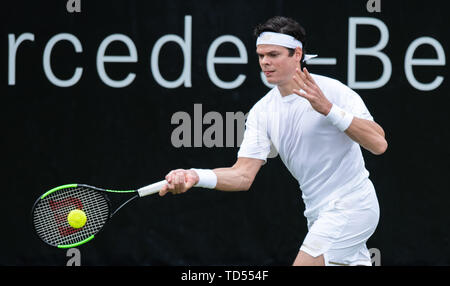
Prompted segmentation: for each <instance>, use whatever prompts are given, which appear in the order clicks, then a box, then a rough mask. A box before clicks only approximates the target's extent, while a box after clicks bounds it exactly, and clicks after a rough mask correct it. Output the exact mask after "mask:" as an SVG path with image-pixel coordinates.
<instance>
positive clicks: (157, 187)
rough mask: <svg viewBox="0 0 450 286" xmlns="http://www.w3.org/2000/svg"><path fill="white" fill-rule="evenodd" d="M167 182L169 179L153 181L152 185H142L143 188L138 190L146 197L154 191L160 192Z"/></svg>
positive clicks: (140, 194)
mask: <svg viewBox="0 0 450 286" xmlns="http://www.w3.org/2000/svg"><path fill="white" fill-rule="evenodd" d="M166 184H167V181H166V180H162V181H159V182H157V183H153V184H151V185H148V186H145V187H142V188H140V189H138V190H137V192H138V193H139V196H140V197H145V196H148V195H151V194H154V193H158V192H159V191H160V190H161V189H162V187H164V185H166Z"/></svg>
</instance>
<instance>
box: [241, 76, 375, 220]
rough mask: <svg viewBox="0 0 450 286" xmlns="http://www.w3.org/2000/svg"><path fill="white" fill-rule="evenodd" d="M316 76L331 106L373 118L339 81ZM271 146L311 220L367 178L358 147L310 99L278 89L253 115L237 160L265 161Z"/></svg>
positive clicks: (246, 128)
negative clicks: (293, 180) (295, 185)
mask: <svg viewBox="0 0 450 286" xmlns="http://www.w3.org/2000/svg"><path fill="white" fill-rule="evenodd" d="M312 77H313V78H314V81H315V82H316V83H317V85H318V86H319V87H320V89H321V90H322V92H323V93H324V95H325V96H326V97H327V98H328V100H329V101H330V102H331V103H333V104H336V105H337V106H339V107H341V108H342V109H344V110H345V111H347V112H350V113H352V114H353V115H354V116H355V117H359V118H362V119H367V120H373V117H372V116H371V115H370V113H369V111H368V110H367V108H366V106H365V104H364V102H363V100H362V99H361V97H360V96H359V95H358V94H357V93H356V92H354V91H353V90H352V89H350V88H349V87H347V86H346V85H344V84H342V83H341V82H339V81H337V80H335V79H331V78H328V77H325V76H320V75H315V74H312ZM271 143H273V145H274V147H275V148H276V150H277V151H278V154H279V156H280V158H281V160H282V161H283V163H284V164H285V165H286V167H287V168H288V170H289V171H290V172H291V174H292V175H293V176H294V177H295V178H296V179H297V180H298V182H299V186H300V188H301V190H302V198H303V201H304V204H305V212H304V215H305V217H307V218H308V217H311V216H316V215H317V213H318V211H319V210H320V208H321V207H323V206H325V205H326V204H328V203H329V202H330V201H332V200H334V199H336V198H339V197H342V196H344V195H347V194H350V193H352V192H353V191H355V190H357V189H358V188H359V187H360V186H363V184H364V183H367V180H369V172H368V171H367V170H366V168H365V163H364V159H363V156H362V153H361V147H360V146H359V144H358V143H356V142H355V141H353V140H352V139H350V137H348V135H346V134H345V133H344V132H341V131H339V129H337V128H336V127H335V126H334V125H332V124H331V123H330V122H329V121H328V120H327V119H326V118H325V116H324V115H322V114H320V113H318V112H317V111H315V110H314V109H313V108H312V106H311V104H310V103H309V101H307V100H306V99H304V98H303V97H300V96H298V95H296V94H291V95H288V96H285V97H282V96H281V94H280V92H279V90H278V88H277V87H275V88H273V89H272V90H270V91H269V92H268V93H267V94H266V95H265V96H264V97H263V98H261V99H260V100H259V101H258V102H257V103H256V104H255V105H254V106H253V107H252V108H251V110H250V111H249V114H248V117H247V121H246V123H245V132H244V139H243V141H242V144H241V146H240V149H239V152H238V157H247V158H256V159H262V160H264V161H265V162H266V161H267V156H268V154H269V152H270V146H271Z"/></svg>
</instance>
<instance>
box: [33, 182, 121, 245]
mask: <svg viewBox="0 0 450 286" xmlns="http://www.w3.org/2000/svg"><path fill="white" fill-rule="evenodd" d="M75 209H80V210H82V211H83V212H84V213H85V214H86V218H87V220H86V224H85V225H84V226H83V227H81V228H73V227H71V226H70V225H69V223H68V221H67V216H68V215H69V213H70V212H71V211H72V210H75ZM111 216H112V210H111V202H110V200H109V198H108V196H107V195H106V193H105V192H104V191H102V190H101V189H99V188H96V187H92V186H88V185H83V184H68V185H63V186H59V187H56V188H53V189H51V190H49V191H47V192H46V193H45V194H43V195H41V196H40V197H39V198H38V199H37V200H36V202H35V203H34V205H33V208H32V212H31V219H32V225H33V228H34V230H35V233H36V234H37V236H38V237H39V238H40V239H41V240H42V241H44V242H45V243H46V244H48V245H50V246H53V247H58V248H72V247H77V246H79V245H81V244H84V243H86V242H88V241H90V240H91V239H93V238H94V236H95V235H96V234H97V233H98V232H99V231H100V230H101V229H102V228H103V226H104V225H105V224H106V223H107V222H108V220H109V219H110V218H111Z"/></svg>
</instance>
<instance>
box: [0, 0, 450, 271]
mask: <svg viewBox="0 0 450 286" xmlns="http://www.w3.org/2000/svg"><path fill="white" fill-rule="evenodd" d="M66 2H67V1H7V2H5V3H3V4H2V7H1V9H0V11H1V12H0V13H1V14H0V15H1V17H0V23H1V25H0V26H1V31H0V33H1V34H0V63H1V66H0V72H1V74H0V88H1V91H0V92H1V93H0V94H1V113H0V114H1V121H0V122H1V131H2V137H1V152H2V165H3V168H2V172H1V182H2V184H1V186H2V189H1V192H2V196H1V201H2V207H1V209H0V210H1V220H0V221H1V223H2V227H1V228H0V231H1V235H0V237H1V244H0V245H1V250H0V252H1V255H0V264H1V265H65V263H66V261H67V260H68V258H67V257H66V251H64V250H59V249H52V248H50V247H48V246H46V245H44V244H43V243H42V242H41V241H39V240H38V239H37V238H36V236H34V234H33V232H32V229H31V224H30V210H31V206H32V205H33V203H34V201H35V199H36V198H37V197H38V196H39V195H40V194H41V193H43V192H44V191H46V190H48V189H50V188H52V187H54V186H57V185H61V184H66V183H73V182H77V183H86V184H91V185H96V186H100V187H107V188H112V189H114V188H115V189H123V188H137V187H140V186H143V185H146V184H149V183H152V182H154V181H157V180H160V179H162V178H163V177H164V176H165V174H166V173H167V172H168V171H170V170H171V169H174V168H190V167H199V168H215V167H227V166H231V165H232V164H233V163H234V162H235V160H236V154H237V151H238V146H237V144H234V146H232V147H217V146H215V147H211V148H209V147H206V146H204V145H202V146H201V147H180V148H177V147H175V146H174V144H173V141H172V139H171V136H172V132H173V131H174V130H175V128H176V127H177V126H178V125H177V124H171V118H172V116H173V115H174V114H175V113H176V112H179V111H183V112H186V113H187V114H189V115H190V116H191V118H194V104H201V105H202V112H203V115H204V114H205V113H207V112H212V111H214V112H218V113H219V114H220V115H222V116H223V118H225V116H226V113H227V112H233V113H236V112H243V113H246V112H248V110H249V109H250V108H251V106H252V105H253V104H254V103H255V102H256V101H257V100H258V99H259V98H260V97H262V96H263V95H264V94H265V93H266V92H267V91H268V87H266V86H265V85H264V84H263V82H262V81H261V78H260V76H259V67H258V64H257V58H256V55H255V53H254V49H255V46H254V43H255V39H254V38H253V37H252V30H253V27H254V26H255V25H256V24H257V23H260V22H263V21H265V20H266V19H268V18H269V17H272V16H274V15H284V16H290V17H293V18H295V19H296V20H298V21H299V22H300V23H302V25H303V26H304V27H305V28H306V30H307V33H308V44H307V47H306V49H307V51H308V52H311V53H318V54H319V56H320V57H325V58H336V65H313V64H311V65H309V69H310V71H311V72H314V73H319V74H323V75H327V76H330V77H333V78H336V79H339V80H341V81H342V82H344V83H348V75H347V71H348V68H349V67H348V49H349V20H350V18H352V17H355V18H363V17H366V18H371V19H379V20H381V21H382V22H383V23H384V24H385V25H386V26H387V28H388V31H389V41H388V43H387V45H386V46H385V47H384V48H383V50H382V52H383V53H384V54H386V55H387V56H388V57H389V59H390V61H391V63H392V74H391V77H390V79H389V81H388V82H387V83H385V84H384V85H383V86H381V87H378V88H369V89H358V88H355V90H356V91H357V92H358V93H359V94H360V95H361V97H362V98H363V99H364V101H365V103H366V105H367V106H368V108H369V110H370V111H371V113H372V114H373V116H374V118H375V120H376V121H377V122H379V123H380V125H381V126H383V128H384V129H385V131H386V137H387V140H388V143H389V148H388V150H387V152H386V153H385V154H383V155H382V156H374V155H372V154H370V153H368V152H366V151H364V156H365V160H366V166H367V169H368V170H369V171H370V174H371V175H370V177H371V179H372V180H373V182H374V184H375V186H376V189H377V194H378V197H379V201H380V207H381V218H380V223H379V226H378V229H377V231H376V233H375V234H374V235H373V237H372V238H371V239H370V240H369V241H368V247H369V248H378V249H379V250H380V252H381V263H382V265H448V264H450V259H449V257H450V249H449V238H448V235H449V228H448V225H449V219H448V214H447V210H448V201H449V199H450V194H449V187H448V183H447V181H448V180H447V174H448V171H449V167H448V159H449V149H448V139H449V128H448V127H447V124H448V122H449V112H448V103H449V100H448V94H449V91H450V89H449V85H448V78H447V76H448V68H447V66H446V65H441V66H419V67H414V68H413V71H414V75H415V77H416V78H417V80H418V81H420V82H423V83H429V82H431V81H433V80H434V79H435V77H436V76H442V77H443V82H442V83H441V84H440V85H439V86H438V87H437V88H435V89H433V90H430V91H423V90H419V89H417V88H415V87H414V86H412V85H411V84H410V83H409V81H408V80H407V78H406V75H405V69H404V63H405V55H406V51H407V49H408V47H409V46H410V44H411V43H412V42H413V41H414V40H416V39H418V38H420V37H432V38H434V39H435V40H437V41H438V42H439V43H440V45H442V47H443V49H444V51H445V52H446V51H447V47H448V44H449V41H448V26H449V24H450V23H449V18H448V17H447V16H446V13H445V10H443V5H444V2H443V1H427V2H426V3H427V5H425V2H423V1H385V0H381V12H380V13H369V12H368V11H367V9H366V2H367V1H363V0H359V1H353V0H348V1H324V0H321V1H281V0H277V1H234V0H232V1H194V0H192V1H190V0H189V1H175V0H165V1H125V0H122V1H85V0H81V12H80V13H69V12H68V11H67V10H66ZM392 2H395V3H392ZM186 16H191V20H192V30H191V31H192V47H191V60H192V62H191V65H190V67H189V68H190V71H191V86H190V87H185V86H184V85H183V84H182V85H181V86H179V87H176V88H166V87H164V86H161V85H160V84H159V83H158V82H157V81H156V80H155V78H154V76H153V73H152V69H151V64H150V63H151V54H152V49H153V47H154V45H155V43H156V42H157V40H158V39H160V38H161V37H163V36H164V35H168V34H175V35H178V36H179V37H181V38H183V39H184V40H185V35H184V29H185V17H186ZM25 33H31V34H33V35H34V40H33V41H29V40H28V41H24V42H22V43H21V44H20V46H19V48H18V49H17V53H16V58H15V67H16V69H15V83H11V82H10V81H9V76H11V48H10V45H11V44H12V43H14V41H11V37H13V38H12V39H16V40H17V39H18V38H19V36H20V35H22V34H25ZM60 33H68V34H71V35H72V36H73V37H75V38H76V39H78V40H79V42H80V44H81V46H82V51H80V52H76V51H75V48H74V46H73V44H71V43H70V42H69V41H60V42H58V43H57V44H56V45H55V46H54V48H53V50H52V54H51V68H52V71H53V73H54V74H55V76H56V77H58V78H60V79H62V80H67V79H70V78H71V77H72V76H73V74H74V72H75V69H76V68H77V67H80V68H82V69H83V70H82V75H81V78H80V79H79V80H78V81H77V82H76V83H75V84H74V85H72V86H70V87H59V86H56V85H55V84H53V83H52V82H51V81H50V80H49V79H48V77H47V76H46V73H45V72H44V64H43V61H44V50H45V48H46V45H47V44H48V43H49V40H50V39H51V38H52V37H53V36H55V35H58V34H60ZM113 34H122V35H126V36H127V37H129V39H131V41H132V42H133V43H134V46H135V47H136V52H137V61H135V62H128V63H105V69H106V72H107V74H108V76H109V77H111V78H112V79H114V80H122V79H124V78H125V77H126V76H127V75H128V74H129V73H134V74H135V78H134V80H133V81H132V82H131V83H130V84H129V85H127V86H125V87H122V88H114V87H111V86H109V85H107V84H106V83H105V82H104V81H103V80H102V79H101V77H100V76H99V73H98V71H97V66H96V64H97V62H96V61H97V52H98V49H99V46H100V44H101V43H102V41H103V40H104V39H105V38H106V37H108V36H110V35H113ZM11 35H12V36H11ZM223 35H233V36H235V37H237V38H238V39H240V40H241V41H242V43H243V44H244V45H245V48H246V51H247V54H248V60H247V61H246V63H245V64H228V65H225V64H216V65H215V68H216V73H217V75H218V77H219V78H220V79H222V80H223V81H232V80H234V79H235V78H236V77H237V76H238V75H239V74H243V75H245V76H246V78H245V81H244V82H243V83H242V84H241V85H240V86H238V87H236V88H233V89H224V88H221V87H219V86H217V85H215V84H214V83H213V82H212V81H211V79H210V76H209V75H208V72H207V53H208V49H209V47H210V45H211V43H212V42H213V41H214V40H215V39H217V38H218V37H220V36H223ZM357 35H358V37H357V45H358V47H370V46H374V45H375V44H376V43H377V42H378V41H379V39H380V31H379V30H378V29H377V28H376V27H375V26H373V25H372V26H370V25H366V26H362V25H361V26H360V27H358V29H357ZM128 54H129V50H128V49H127V47H126V46H125V45H124V44H123V43H120V42H115V43H113V44H111V45H110V46H109V47H108V49H107V50H106V55H128ZM216 56H218V57H219V56H223V57H238V56H239V52H238V50H237V47H236V46H235V45H233V44H230V43H225V44H223V45H221V46H220V47H219V48H218V49H217V53H216ZM414 57H415V58H436V57H437V52H436V50H435V49H433V48H432V46H430V45H422V46H421V47H419V48H418V49H417V51H416V53H415V54H414ZM444 57H446V56H444ZM183 62H184V56H183V53H182V50H181V48H180V46H178V45H177V44H174V43H173V42H172V43H168V44H166V45H164V46H163V47H162V49H161V52H160V55H159V61H158V63H159V67H160V70H161V74H162V76H163V77H164V78H165V79H166V80H169V81H173V80H175V79H177V78H178V77H179V75H180V74H181V72H182V70H183ZM382 70H383V65H382V64H381V61H380V60H379V59H378V58H376V57H368V56H359V57H357V64H356V74H357V77H356V79H357V80H358V81H365V80H366V81H369V80H375V79H378V78H379V77H380V76H381V73H382ZM193 122H194V120H193V121H192V124H193ZM209 126H210V124H204V125H203V126H202V128H203V130H205V129H207V128H208V127H209ZM192 128H194V127H192ZM228 128H229V127H228ZM224 129H225V127H224ZM216 135H217V134H216ZM224 136H225V135H224ZM193 137H194V134H192V142H193V140H194V138H193ZM303 210H304V205H303V203H302V201H301V191H300V190H299V189H298V184H297V182H296V181H295V179H293V178H292V177H291V176H290V174H289V173H288V171H287V169H286V168H285V167H284V165H283V164H282V162H281V161H280V159H279V157H275V158H273V159H270V160H269V163H268V164H267V165H265V166H264V167H263V168H262V169H261V171H260V173H259V174H258V176H257V178H256V181H255V182H254V184H253V186H252V188H251V190H250V191H248V192H236V193H226V192H219V191H212V190H203V189H193V190H191V191H189V192H188V193H186V194H183V195H180V196H171V195H169V196H166V197H163V198H160V197H159V196H152V197H148V198H145V199H143V200H140V201H137V202H135V203H134V204H133V205H132V206H128V207H127V208H125V209H123V210H122V211H121V213H120V215H118V216H117V217H115V218H114V220H112V221H111V223H110V224H109V225H108V226H107V227H106V229H105V230H104V231H103V232H102V233H101V234H99V235H98V237H96V238H95V239H94V240H93V241H92V242H90V243H88V244H86V245H85V246H82V247H80V248H79V249H80V252H81V263H82V264H83V265H289V264H291V263H292V261H293V259H294V258H295V256H296V254H297V251H298V248H299V247H300V245H301V242H302V240H303V238H304V236H305V234H306V221H305V219H304V218H303Z"/></svg>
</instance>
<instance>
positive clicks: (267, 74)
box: [264, 71, 275, 76]
mask: <svg viewBox="0 0 450 286" xmlns="http://www.w3.org/2000/svg"><path fill="white" fill-rule="evenodd" d="M274 72H275V71H264V74H265V75H266V76H269V75H271V74H272V73H274Z"/></svg>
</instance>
